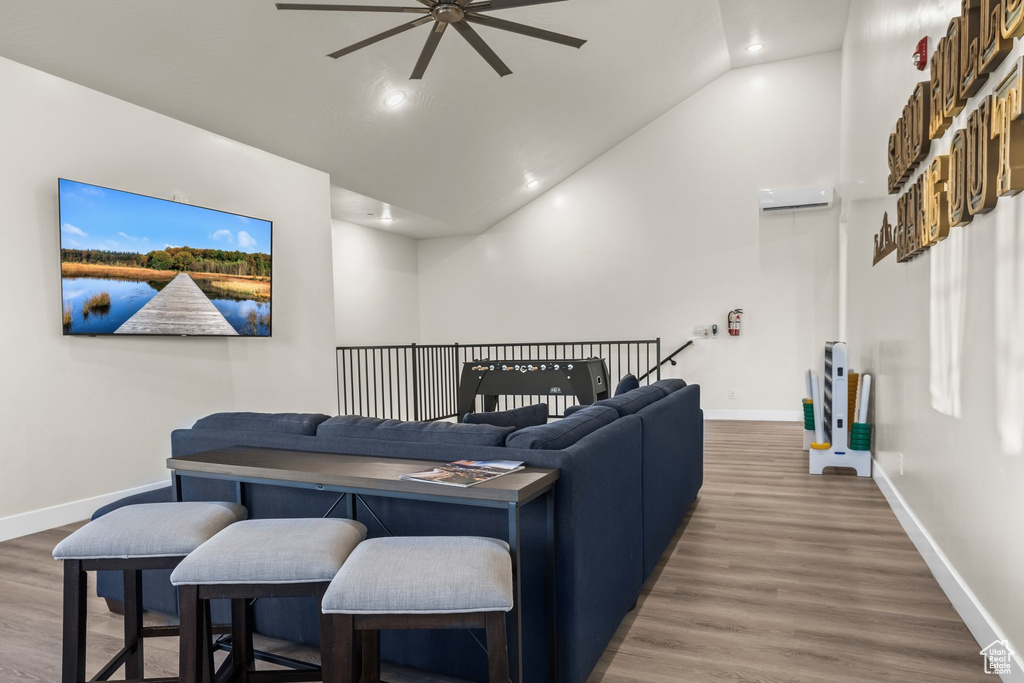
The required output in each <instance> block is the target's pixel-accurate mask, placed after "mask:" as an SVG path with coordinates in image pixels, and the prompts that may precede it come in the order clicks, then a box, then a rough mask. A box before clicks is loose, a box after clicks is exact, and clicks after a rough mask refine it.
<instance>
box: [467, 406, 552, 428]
mask: <svg viewBox="0 0 1024 683" xmlns="http://www.w3.org/2000/svg"><path fill="white" fill-rule="evenodd" d="M462 421H463V422H464V423H466V424H473V425H494V426H495V427H514V428H515V429H523V428H524V427H535V426H537V425H544V424H547V423H548V404H547V403H538V404H537V405H532V406H525V407H523V408H516V409H514V410H502V411H500V412H494V413H467V414H466V416H465V417H464V418H462Z"/></svg>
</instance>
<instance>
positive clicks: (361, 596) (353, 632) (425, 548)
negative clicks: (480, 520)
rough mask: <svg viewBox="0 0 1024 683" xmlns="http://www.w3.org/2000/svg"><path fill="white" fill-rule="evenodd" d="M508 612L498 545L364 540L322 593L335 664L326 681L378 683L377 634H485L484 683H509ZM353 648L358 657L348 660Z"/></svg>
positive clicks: (503, 557) (503, 555)
mask: <svg viewBox="0 0 1024 683" xmlns="http://www.w3.org/2000/svg"><path fill="white" fill-rule="evenodd" d="M511 609H512V560H511V558H510V556H509V549H508V544H507V543H505V542H504V541H499V540H497V539H493V538H472V537H460V536H450V537H396V538H376V539H373V540H369V541H365V542H363V543H362V544H361V545H360V546H359V547H358V548H356V549H355V551H353V553H352V555H351V556H350V557H349V558H348V561H347V562H346V563H345V565H344V566H343V567H342V568H341V571H340V572H338V575H337V576H336V577H335V578H334V580H333V581H332V582H331V585H330V587H329V588H328V589H327V592H326V593H325V594H324V598H323V612H324V614H327V615H330V616H329V627H330V629H331V631H332V633H333V638H334V645H333V647H332V648H331V653H332V656H333V657H334V658H335V661H334V663H333V665H332V667H331V669H330V673H331V674H332V675H333V676H334V677H333V678H326V677H325V678H324V683H355V682H356V681H360V682H361V683H378V682H379V681H380V631H381V630H382V629H450V628H484V629H486V630H487V661H488V669H489V671H490V676H489V680H490V683H508V680H509V678H508V644H507V642H506V636H505V613H506V612H508V611H509V610H511ZM322 628H323V626H321V629H322ZM321 638H323V635H322V633H321ZM357 649H358V650H360V651H361V652H360V656H359V657H356V656H354V654H353V653H355V652H356V650H357ZM358 660H361V671H360V670H359V669H360V667H359V666H357V661H358Z"/></svg>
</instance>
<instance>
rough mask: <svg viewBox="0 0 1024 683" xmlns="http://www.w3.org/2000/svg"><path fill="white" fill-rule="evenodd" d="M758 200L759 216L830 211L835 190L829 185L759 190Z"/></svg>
mask: <svg viewBox="0 0 1024 683" xmlns="http://www.w3.org/2000/svg"><path fill="white" fill-rule="evenodd" d="M758 199H759V201H760V205H761V215H766V214H772V213H784V212H787V211H810V210H812V209H831V208H832V204H833V202H834V201H835V190H834V189H833V188H832V186H831V185H813V186H810V187H787V188H783V189H779V190H759V191H758Z"/></svg>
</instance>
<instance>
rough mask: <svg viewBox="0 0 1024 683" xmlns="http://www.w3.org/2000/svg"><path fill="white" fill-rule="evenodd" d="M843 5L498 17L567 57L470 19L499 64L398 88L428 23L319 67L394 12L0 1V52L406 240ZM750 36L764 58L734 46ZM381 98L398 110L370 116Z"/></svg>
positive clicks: (627, 5) (480, 206) (490, 204)
mask: <svg viewBox="0 0 1024 683" xmlns="http://www.w3.org/2000/svg"><path fill="white" fill-rule="evenodd" d="M328 1H330V0H328ZM345 2H346V3H347V4H357V5H395V6H400V5H405V6H415V5H417V4H418V3H417V2H416V0H345ZM848 5H849V0H718V1H715V0H567V1H565V2H551V3H549V4H542V5H536V6H531V7H520V8H514V9H506V10H502V11H501V12H493V16H499V15H500V16H501V18H503V19H506V20H510V21H515V22H519V23H524V24H530V25H533V26H537V27H540V28H543V29H547V30H550V31H556V32H559V33H565V34H569V35H572V36H577V37H580V38H585V39H587V40H588V42H587V44H586V45H584V46H583V48H582V49H580V50H576V49H573V48H569V47H564V46H561V45H555V44H552V43H549V42H544V41H541V40H536V39H532V38H528V37H524V36H521V35H517V34H513V33H508V32H505V31H499V30H494V29H492V28H489V27H486V26H480V27H477V28H478V32H479V33H480V34H481V35H482V36H483V37H484V38H485V39H486V40H487V42H488V43H489V44H490V45H491V47H492V48H493V49H494V51H495V52H496V53H497V54H498V55H499V56H500V57H501V58H502V59H503V60H504V61H505V62H506V63H507V64H508V66H509V67H510V68H511V69H512V70H513V72H514V74H513V75H511V76H507V77H505V78H499V77H498V75H497V74H496V73H495V72H494V71H493V70H492V69H491V68H490V67H489V66H488V65H487V63H486V62H485V61H484V60H483V59H481V58H480V56H479V55H478V54H477V53H476V52H475V51H474V50H473V49H472V47H470V45H469V44H468V43H467V42H466V41H464V40H462V39H461V38H460V36H459V35H458V34H457V33H455V32H453V31H450V32H449V33H448V35H446V36H445V37H444V40H443V41H442V42H441V44H440V47H439V49H438V50H437V54H436V55H435V57H434V60H433V62H432V63H431V65H430V67H429V69H428V71H427V73H426V76H425V78H424V79H423V80H420V81H411V80H409V76H410V74H411V72H412V69H413V66H414V64H415V63H416V60H417V58H418V56H419V54H420V51H421V49H422V47H423V44H424V41H425V40H426V37H427V35H428V30H429V29H427V28H426V27H421V28H419V29H416V30H412V31H408V32H405V33H402V34H401V35H399V36H396V37H394V38H390V39H388V40H385V41H382V42H379V43H376V44H375V45H372V46H370V47H367V48H365V49H363V50H360V51H358V52H355V53H353V54H350V55H347V56H344V57H342V58H340V59H337V60H335V59H330V58H327V57H326V56H325V55H327V54H328V53H330V52H334V51H335V50H338V49H339V48H342V47H345V46H347V45H350V44H352V43H355V42H357V41H360V40H362V39H364V38H367V37H369V36H371V35H374V34H377V33H380V32H382V31H385V30H387V29H389V28H392V27H394V26H397V25H399V24H401V23H405V22H407V21H409V17H408V16H404V15H401V14H383V13H382V14H376V13H364V12H359V13H347V12H346V13H342V12H282V11H278V10H277V9H276V8H275V6H274V3H273V2H271V1H270V0H217V1H216V2H211V1H210V0H174V1H173V2H172V1H169V0H165V1H164V2H156V1H155V0H147V1H145V2H140V1H139V0H90V1H89V2H83V1H82V0H47V1H46V2H40V1H39V0H0V56H3V57H7V58H9V59H13V60H15V61H18V62H22V63H24V64H27V65H29V66H32V67H35V68H38V69H41V70H43V71H47V72H49V73H53V74H55V75H58V76H61V77H63V78H66V79H68V80H71V81H74V82H77V83H80V84H82V85H85V86H88V87H90V88H94V89H96V90H99V91H101V92H105V93H108V94H110V95H113V96H115V97H119V98H121V99H124V100H127V101H129V102H133V103H136V104H139V105H141V106H143V107H147V108H149V109H152V110H154V111H158V112H160V113H163V114H166V115H168V116H171V117H174V118H176V119H180V120H182V121H186V122H188V123H191V124H194V125H196V126H199V127H201V128H204V129H207V130H210V131H213V132H216V133H219V134H221V135H224V136H226V137H229V138H232V139H235V140H239V141H241V142H244V143H247V144H250V145H253V146H255V147H258V148H260V149H264V150H267V151H270V152H273V153H276V154H279V155H281V156H283V157H286V158H289V159H293V160H295V161H298V162H300V163H303V164H307V165H309V166H312V167H314V168H318V169H321V170H323V171H326V172H328V173H330V175H331V182H332V184H333V185H334V186H336V189H335V191H334V195H333V197H332V203H333V210H334V214H335V216H336V217H339V218H344V219H347V220H352V221H354V222H358V223H361V224H364V225H371V226H373V227H379V228H383V229H388V230H392V231H395V232H399V233H402V234H406V235H409V236H413V237H420V238H423V237H437V236H442V235H458V234H474V233H479V232H483V231H484V230H486V229H487V228H489V227H491V226H492V225H494V224H495V223H497V222H498V221H500V220H501V219H502V218H504V217H505V216H507V215H509V214H510V213H512V212H514V211H515V210H517V209H519V208H520V207H522V206H523V205H525V204H526V203H528V202H529V201H530V200H531V199H533V198H534V197H535V196H536V195H537V194H538V193H540V192H543V191H544V190H545V189H548V188H550V187H552V186H553V185H555V184H557V183H558V182H560V181H561V180H563V179H565V178H566V177H568V176H569V175H571V174H572V173H574V172H575V171H577V170H578V169H580V168H581V167H583V166H584V165H586V164H587V163H589V162H590V161H592V160H593V159H595V158H596V157H598V156H600V155H601V154H602V153H604V152H605V151H607V150H608V149H610V148H611V147H613V146H614V145H615V144H617V143H618V142H620V141H621V140H623V139H625V138H626V137H628V136H629V135H631V134H632V133H634V132H635V131H637V130H638V129H640V128H641V127H643V126H644V125H646V124H647V123H649V122H650V121H652V120H654V119H655V118H657V117H658V116H660V115H661V114H663V113H664V112H666V111H668V110H669V109H670V108H672V107H673V106H675V105H676V104H678V103H680V102H681V101H683V100H684V99H686V98H687V97H689V96H690V95H692V94H693V93H694V92H696V91H697V90H699V89H700V88H702V87H704V86H705V85H707V84H708V83H710V82H711V81H713V80H714V79H715V78H717V77H718V76H720V75H722V74H723V73H725V72H726V71H727V70H729V68H731V67H738V66H746V65H749V64H753V63H759V62H764V61H772V60H777V59H785V58H790V57H796V56H801V55H806V54H814V53H817V52H825V51H830V50H837V49H839V48H840V47H841V46H842V39H843V33H844V30H845V25H846V16H847V11H848ZM753 42H757V43H763V44H764V45H765V48H764V50H762V51H761V52H759V53H757V54H753V53H749V52H747V50H746V48H747V46H748V45H749V44H751V43H753ZM396 91H401V92H402V93H404V94H405V96H406V99H405V102H403V103H402V104H401V105H399V106H397V107H389V106H387V105H386V104H385V99H386V98H387V97H388V96H389V95H391V94H393V93H394V92H396ZM531 180H536V181H538V182H537V183H536V187H534V188H528V187H527V185H528V184H529V182H530V181H531ZM382 216H390V217H391V219H392V220H391V221H390V222H387V223H382V222H381V218H382Z"/></svg>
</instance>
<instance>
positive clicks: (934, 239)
mask: <svg viewBox="0 0 1024 683" xmlns="http://www.w3.org/2000/svg"><path fill="white" fill-rule="evenodd" d="M924 210H925V223H926V224H927V227H928V235H927V238H926V239H925V244H926V246H929V247H931V246H933V245H935V244H938V243H939V242H941V241H942V240H944V239H946V238H947V237H948V236H949V156H948V155H945V154H942V155H939V156H937V157H935V159H934V160H932V165H931V166H929V167H928V175H927V176H926V181H925V207H924Z"/></svg>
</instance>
